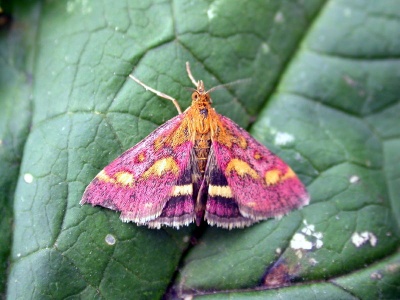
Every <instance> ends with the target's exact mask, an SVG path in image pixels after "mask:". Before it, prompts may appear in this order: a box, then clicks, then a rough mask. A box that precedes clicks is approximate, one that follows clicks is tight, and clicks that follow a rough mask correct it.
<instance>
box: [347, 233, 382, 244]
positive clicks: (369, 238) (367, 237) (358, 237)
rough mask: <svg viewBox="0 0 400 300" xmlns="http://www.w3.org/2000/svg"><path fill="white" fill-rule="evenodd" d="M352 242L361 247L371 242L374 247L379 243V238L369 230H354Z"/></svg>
mask: <svg viewBox="0 0 400 300" xmlns="http://www.w3.org/2000/svg"><path fill="white" fill-rule="evenodd" d="M351 242H352V243H353V244H354V245H355V246H356V247H357V248H359V247H361V246H362V245H364V244H365V243H367V242H369V244H370V245H371V246H372V247H375V246H376V244H377V243H378V239H377V238H376V236H375V235H374V234H373V233H372V232H369V231H364V232H361V233H358V232H354V233H353V235H352V236H351Z"/></svg>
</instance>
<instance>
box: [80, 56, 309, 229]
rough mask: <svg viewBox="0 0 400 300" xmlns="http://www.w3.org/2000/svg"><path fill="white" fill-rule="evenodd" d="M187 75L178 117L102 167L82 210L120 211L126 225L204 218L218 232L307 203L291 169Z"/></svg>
mask: <svg viewBox="0 0 400 300" xmlns="http://www.w3.org/2000/svg"><path fill="white" fill-rule="evenodd" d="M186 70H187V73H188V76H189V78H190V79H191V81H192V83H193V84H194V85H195V86H196V89H195V90H194V92H193V93H192V104H191V106H190V107H189V108H188V109H186V110H185V111H184V112H181V109H180V107H179V104H178V102H177V101H176V100H175V99H174V98H172V97H170V96H168V95H165V94H163V93H161V92H159V91H156V90H154V89H152V88H150V87H148V86H147V85H145V84H144V83H142V82H141V81H139V80H138V79H137V78H135V77H134V76H132V75H130V77H131V78H132V79H134V80H135V81H136V82H138V83H139V84H140V85H142V86H143V87H145V88H146V89H147V90H150V91H152V92H153V93H155V94H157V95H158V96H160V97H163V98H166V99H168V100H170V101H172V102H173V104H174V105H175V106H176V108H177V110H178V113H179V114H178V115H177V116H176V117H174V118H172V119H171V120H169V121H167V122H166V123H164V124H163V125H161V126H160V127H158V128H157V129H156V130H155V131H153V132H152V133H151V134H150V135H149V136H147V137H146V138H145V139H144V140H142V141H141V142H139V143H138V144H137V145H136V146H134V147H132V148H130V149H128V150H127V151H126V152H124V153H123V154H122V155H120V156H119V157H118V158H116V159H115V160H114V161H113V162H111V163H110V164H109V165H108V166H106V167H105V168H104V169H103V170H102V171H100V173H99V174H97V176H96V177H95V178H94V179H93V181H92V182H91V183H90V184H89V185H88V187H87V188H86V190H85V192H84V194H83V197H82V200H81V202H80V203H81V204H85V203H90V204H92V205H100V206H103V207H106V208H109V209H113V210H116V211H120V212H121V216H120V218H121V219H122V220H123V221H125V222H130V221H132V222H135V223H137V224H139V225H147V226H148V227H150V228H160V227H161V226H162V225H166V226H173V227H176V228H179V227H180V226H183V225H188V224H190V223H192V222H193V221H195V222H196V224H197V225H200V223H201V222H202V220H203V219H204V220H206V221H207V222H208V223H209V224H211V225H216V226H219V227H223V228H229V229H231V228H240V227H246V226H249V225H251V224H253V223H256V222H258V221H260V220H263V219H267V218H271V217H278V216H282V215H284V214H286V213H288V212H289V211H291V210H293V209H296V208H300V207H302V206H304V205H307V204H308V202H309V196H308V193H307V190H306V188H305V187H304V185H303V183H302V182H301V181H300V180H299V178H298V177H297V176H296V174H295V173H294V172H293V170H292V169H291V168H290V167H289V166H288V165H287V164H286V163H285V162H284V161H283V160H282V159H280V158H279V157H278V156H276V155H275V154H273V153H272V152H271V151H270V150H268V149H267V148H266V147H265V146H263V145H262V144H260V143H259V142H257V141H256V140H255V139H254V138H253V137H251V136H250V134H249V133H247V132H246V131H245V130H244V129H242V128H240V127H239V126H238V125H237V124H235V123H234V122H233V121H232V120H230V119H228V118H227V117H224V116H222V115H220V114H218V113H217V112H216V111H215V110H214V108H212V106H211V103H212V101H211V97H210V92H211V91H212V90H213V89H211V90H208V91H206V90H205V88H204V84H203V81H201V80H200V81H196V80H195V79H194V77H193V75H192V73H191V71H190V67H189V63H186Z"/></svg>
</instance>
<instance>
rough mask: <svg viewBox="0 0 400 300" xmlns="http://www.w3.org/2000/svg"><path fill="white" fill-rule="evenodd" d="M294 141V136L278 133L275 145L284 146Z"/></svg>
mask: <svg viewBox="0 0 400 300" xmlns="http://www.w3.org/2000/svg"><path fill="white" fill-rule="evenodd" d="M293 141H294V136H293V135H291V134H290V133H287V132H277V133H276V136H275V145H277V146H284V145H286V144H288V143H291V142H293Z"/></svg>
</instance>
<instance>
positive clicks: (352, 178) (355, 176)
mask: <svg viewBox="0 0 400 300" xmlns="http://www.w3.org/2000/svg"><path fill="white" fill-rule="evenodd" d="M349 181H350V183H357V182H359V181H360V177H358V176H357V175H353V176H351V177H350V179H349Z"/></svg>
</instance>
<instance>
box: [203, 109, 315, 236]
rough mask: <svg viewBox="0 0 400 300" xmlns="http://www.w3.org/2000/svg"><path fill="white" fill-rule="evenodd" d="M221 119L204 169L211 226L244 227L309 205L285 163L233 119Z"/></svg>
mask: <svg viewBox="0 0 400 300" xmlns="http://www.w3.org/2000/svg"><path fill="white" fill-rule="evenodd" d="M219 117H220V123H221V124H222V127H223V128H222V129H221V130H220V133H219V134H217V135H216V137H215V138H214V140H213V141H212V146H211V152H210V163H209V165H208V168H209V170H207V171H206V173H207V174H209V175H208V176H209V187H208V197H209V198H208V200H207V205H206V213H205V218H206V219H207V220H208V221H209V223H211V224H216V225H217V226H221V227H226V228H233V227H244V226H248V225H251V224H252V223H255V222H257V221H259V220H262V219H266V218H270V217H278V216H282V215H284V214H286V213H288V212H289V211H291V210H292V209H295V208H299V207H301V206H303V205H306V204H308V202H309V196H308V193H307V190H306V188H305V187H304V185H303V183H302V182H301V181H300V179H299V178H298V177H297V176H296V174H295V173H294V172H293V170H292V169H291V168H290V167H289V166H288V165H287V164H286V163H285V162H284V161H283V160H282V159H280V158H279V157H278V156H277V155H275V154H273V153H272V152H271V151H269V150H268V149H267V148H266V147H265V146H264V145H261V144H260V143H259V142H257V141H256V140H255V139H254V138H253V137H252V136H250V134H249V133H247V132H246V131H245V130H244V129H242V128H240V127H239V126H238V125H237V124H235V123H234V122H233V121H232V120H230V119H228V118H226V117H224V116H221V115H219ZM227 137H228V138H227Z"/></svg>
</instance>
